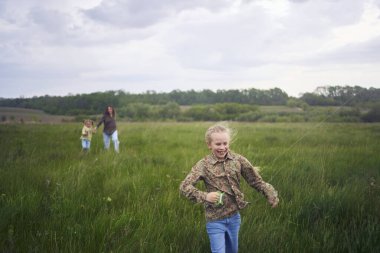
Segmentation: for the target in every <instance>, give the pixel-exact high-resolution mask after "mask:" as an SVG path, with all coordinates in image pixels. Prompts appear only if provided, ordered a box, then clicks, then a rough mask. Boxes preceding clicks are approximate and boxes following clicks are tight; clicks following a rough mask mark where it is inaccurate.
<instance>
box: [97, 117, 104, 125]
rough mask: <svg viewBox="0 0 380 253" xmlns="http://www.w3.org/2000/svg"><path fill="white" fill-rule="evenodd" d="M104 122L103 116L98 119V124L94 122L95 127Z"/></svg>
mask: <svg viewBox="0 0 380 253" xmlns="http://www.w3.org/2000/svg"><path fill="white" fill-rule="evenodd" d="M103 122H104V116H102V118H101V119H100V120H99V122H98V124H96V128H98V127H99V126H100V125H101V124H102V123H103Z"/></svg>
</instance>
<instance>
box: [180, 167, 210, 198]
mask: <svg viewBox="0 0 380 253" xmlns="http://www.w3.org/2000/svg"><path fill="white" fill-rule="evenodd" d="M202 170H203V166H202V163H201V162H198V163H197V164H196V165H195V166H194V167H193V168H192V169H191V171H190V173H189V174H188V175H187V176H186V178H185V180H183V181H182V183H181V185H180V187H179V190H180V192H181V193H182V194H183V195H184V196H185V197H186V198H188V199H189V200H191V201H193V202H196V203H205V202H206V196H207V192H203V191H201V190H199V189H197V188H196V187H195V185H196V184H197V182H198V181H199V180H201V179H202V174H203V173H202Z"/></svg>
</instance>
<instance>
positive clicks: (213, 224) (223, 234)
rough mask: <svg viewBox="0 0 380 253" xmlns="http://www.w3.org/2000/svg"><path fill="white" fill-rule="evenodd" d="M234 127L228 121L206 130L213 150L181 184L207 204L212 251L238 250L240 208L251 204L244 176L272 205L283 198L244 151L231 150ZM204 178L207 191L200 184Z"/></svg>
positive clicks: (196, 199) (184, 191)
mask: <svg viewBox="0 0 380 253" xmlns="http://www.w3.org/2000/svg"><path fill="white" fill-rule="evenodd" d="M232 135H233V133H232V130H231V129H230V128H229V127H227V126H226V125H224V124H220V123H219V124H216V125H214V126H211V127H210V128H209V129H208V130H207V131H206V134H205V141H206V145H207V146H208V148H209V150H210V151H211V153H210V154H209V155H207V156H206V157H205V158H203V159H201V160H200V161H198V162H197V163H196V164H195V165H194V167H193V168H192V169H191V171H190V173H189V174H188V175H187V176H186V178H185V179H184V181H182V183H181V185H180V191H181V193H182V194H183V195H184V196H186V197H187V198H188V199H190V200H192V201H194V202H196V203H202V204H203V205H204V207H205V216H206V230H207V233H208V236H209V239H210V246H211V251H212V252H218V253H221V252H223V253H224V252H233V253H236V252H238V234H239V229H240V223H241V218H240V214H239V210H241V209H243V208H245V207H246V206H247V204H248V202H246V201H245V200H244V195H243V193H242V191H241V189H240V179H241V177H243V178H244V179H245V180H246V181H247V183H248V184H249V185H250V186H251V187H252V188H254V189H256V190H257V191H258V192H260V193H262V194H263V195H264V196H265V197H266V198H267V200H268V202H269V204H270V205H271V206H272V207H276V206H277V204H278V202H279V199H278V197H277V191H276V190H275V189H274V188H273V186H272V185H270V184H268V183H266V182H264V181H263V179H262V178H261V176H260V174H259V172H258V170H257V169H256V168H255V167H253V166H252V164H251V163H250V162H249V161H248V160H247V159H246V158H245V157H243V156H242V155H239V154H236V153H234V152H232V151H231V150H230V147H229V146H230V143H231V137H232ZM199 181H203V182H204V184H205V186H206V191H201V190H199V189H198V188H196V184H197V183H198V182H199Z"/></svg>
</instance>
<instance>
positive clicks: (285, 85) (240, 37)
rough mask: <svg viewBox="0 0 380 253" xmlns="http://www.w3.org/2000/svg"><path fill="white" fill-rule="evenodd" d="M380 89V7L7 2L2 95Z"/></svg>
mask: <svg viewBox="0 0 380 253" xmlns="http://www.w3.org/2000/svg"><path fill="white" fill-rule="evenodd" d="M327 85H350V86H353V85H359V86H362V87H376V88H380V0H64V1H62V0H1V1H0V97H6V98H13V97H20V96H24V97H31V96H41V95H46V94H47V95H60V96H63V95H68V94H81V93H91V92H96V91H106V90H124V91H126V92H130V93H141V92H145V91H147V90H154V91H157V92H169V91H172V90H174V89H179V90H190V89H194V90H202V89H211V90H217V89H249V88H256V89H271V88H274V87H278V88H281V89H282V90H284V91H285V92H287V93H288V94H289V95H292V96H299V95H300V94H301V93H303V92H311V91H313V90H314V89H315V88H316V87H318V86H327Z"/></svg>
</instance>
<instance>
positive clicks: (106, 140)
mask: <svg viewBox="0 0 380 253" xmlns="http://www.w3.org/2000/svg"><path fill="white" fill-rule="evenodd" d="M111 139H112V142H113V145H114V148H115V151H116V152H118V153H119V140H118V138H117V130H115V132H113V133H112V134H111V135H108V134H106V133H103V141H104V148H105V149H109V148H110V142H111Z"/></svg>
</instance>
